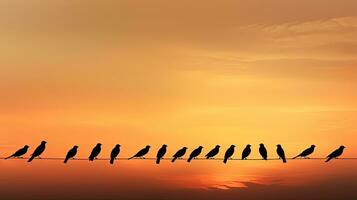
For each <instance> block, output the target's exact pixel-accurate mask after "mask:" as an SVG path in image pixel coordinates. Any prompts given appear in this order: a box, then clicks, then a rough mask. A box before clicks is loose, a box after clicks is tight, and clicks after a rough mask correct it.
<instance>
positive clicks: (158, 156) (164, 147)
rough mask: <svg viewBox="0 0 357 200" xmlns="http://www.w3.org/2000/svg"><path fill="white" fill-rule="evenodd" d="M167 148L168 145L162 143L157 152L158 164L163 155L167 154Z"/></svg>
mask: <svg viewBox="0 0 357 200" xmlns="http://www.w3.org/2000/svg"><path fill="white" fill-rule="evenodd" d="M166 148H167V145H166V144H164V145H162V147H161V148H160V149H159V151H158V152H157V155H156V164H160V160H161V159H162V157H164V155H165V154H166Z"/></svg>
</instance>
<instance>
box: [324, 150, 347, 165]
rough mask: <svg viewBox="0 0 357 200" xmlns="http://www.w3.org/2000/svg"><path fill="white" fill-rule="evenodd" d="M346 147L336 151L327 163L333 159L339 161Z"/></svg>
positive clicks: (328, 157)
mask: <svg viewBox="0 0 357 200" xmlns="http://www.w3.org/2000/svg"><path fill="white" fill-rule="evenodd" d="M345 148H346V147H345V146H340V147H339V148H338V149H336V150H335V151H333V152H332V153H331V154H330V155H328V156H327V160H326V162H329V161H330V160H332V159H334V158H335V159H337V158H338V157H340V156H341V155H342V154H343V150H344V149H345Z"/></svg>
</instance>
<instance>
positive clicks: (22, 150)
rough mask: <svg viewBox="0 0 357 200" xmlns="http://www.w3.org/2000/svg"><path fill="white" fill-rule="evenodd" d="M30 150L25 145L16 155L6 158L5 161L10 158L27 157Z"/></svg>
mask: <svg viewBox="0 0 357 200" xmlns="http://www.w3.org/2000/svg"><path fill="white" fill-rule="evenodd" d="M28 149H29V146H28V145H25V146H24V147H23V148H21V149H19V150H17V151H16V152H15V153H14V154H12V155H11V156H9V157H7V158H5V159H9V158H16V157H19V158H20V157H21V156H23V155H25V154H26V153H27V150H28Z"/></svg>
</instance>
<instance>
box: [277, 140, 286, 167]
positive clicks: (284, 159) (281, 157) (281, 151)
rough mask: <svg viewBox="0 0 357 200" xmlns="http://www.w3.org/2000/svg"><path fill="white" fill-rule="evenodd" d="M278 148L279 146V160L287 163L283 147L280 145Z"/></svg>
mask: <svg viewBox="0 0 357 200" xmlns="http://www.w3.org/2000/svg"><path fill="white" fill-rule="evenodd" d="M276 146H277V149H276V153H277V154H278V156H279V158H280V159H282V160H283V162H284V163H286V158H285V152H284V149H283V147H281V145H280V144H278V145H276Z"/></svg>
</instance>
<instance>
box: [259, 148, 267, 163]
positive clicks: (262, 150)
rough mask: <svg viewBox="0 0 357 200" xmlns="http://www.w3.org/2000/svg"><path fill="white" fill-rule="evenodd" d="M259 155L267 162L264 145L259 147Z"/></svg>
mask: <svg viewBox="0 0 357 200" xmlns="http://www.w3.org/2000/svg"><path fill="white" fill-rule="evenodd" d="M259 153H260V155H261V156H262V158H263V159H264V160H268V152H267V149H266V148H265V146H264V144H260V145H259Z"/></svg>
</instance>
